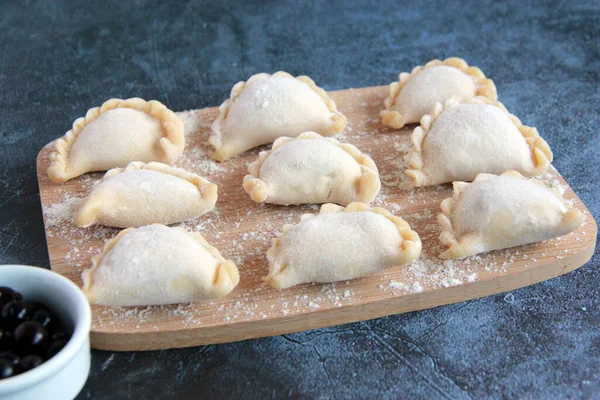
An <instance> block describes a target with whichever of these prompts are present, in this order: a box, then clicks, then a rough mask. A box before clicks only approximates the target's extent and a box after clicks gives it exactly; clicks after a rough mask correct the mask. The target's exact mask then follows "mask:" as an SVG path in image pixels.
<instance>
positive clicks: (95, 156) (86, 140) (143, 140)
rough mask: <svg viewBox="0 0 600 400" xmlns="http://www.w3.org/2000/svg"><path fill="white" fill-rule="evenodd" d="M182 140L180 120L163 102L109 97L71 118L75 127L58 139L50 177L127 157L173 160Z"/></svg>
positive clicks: (118, 163) (117, 163)
mask: <svg viewBox="0 0 600 400" xmlns="http://www.w3.org/2000/svg"><path fill="white" fill-rule="evenodd" d="M184 145H185V137H184V135H183V122H182V121H181V120H180V119H179V117H178V116H177V115H175V113H173V112H172V111H171V110H169V109H168V108H167V107H165V106H164V105H163V104H162V103H160V102H158V101H156V100H152V101H144V100H142V99H138V98H133V99H127V100H121V99H111V100H108V101H106V102H105V103H104V104H102V106H101V107H96V108H92V109H90V110H89V111H88V112H87V114H86V115H85V117H82V118H78V119H77V120H75V122H74V123H73V129H71V130H70V131H69V132H67V133H66V134H65V136H63V137H62V138H60V139H58V140H57V141H56V144H55V148H54V151H53V152H52V154H51V156H50V160H51V161H52V163H51V164H50V167H49V168H48V177H49V178H50V180H52V181H53V182H66V181H68V180H69V179H71V178H74V177H76V176H79V175H81V174H85V173H86V172H92V171H106V170H109V169H111V168H117V167H125V166H126V165H127V164H129V163H130V162H131V161H143V162H150V161H160V162H163V163H166V164H172V163H173V162H174V161H175V160H176V159H177V157H179V156H180V155H181V153H182V152H183V148H184Z"/></svg>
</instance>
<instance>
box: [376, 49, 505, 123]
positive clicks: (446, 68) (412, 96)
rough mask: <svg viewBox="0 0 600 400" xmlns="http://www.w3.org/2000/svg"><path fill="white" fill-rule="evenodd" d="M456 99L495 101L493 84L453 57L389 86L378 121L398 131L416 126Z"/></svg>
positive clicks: (407, 75)
mask: <svg viewBox="0 0 600 400" xmlns="http://www.w3.org/2000/svg"><path fill="white" fill-rule="evenodd" d="M455 96H456V97H460V98H462V99H464V100H468V99H470V98H473V97H475V96H485V97H488V98H490V99H492V100H496V99H497V98H498V95H497V94H496V86H495V85H494V82H493V81H492V80H491V79H486V77H485V75H484V74H483V72H481V70H480V69H479V68H477V67H469V65H468V64H467V63H466V62H465V60H463V59H460V58H455V57H453V58H447V59H445V60H444V61H440V60H432V61H429V62H428V63H427V64H425V66H418V67H415V68H414V69H413V70H412V72H411V73H410V74H409V73H407V72H402V73H401V74H400V78H399V81H398V82H394V83H392V84H391V85H390V95H389V96H388V97H387V98H386V99H385V110H383V111H381V119H382V122H383V124H384V125H387V126H390V127H392V128H396V129H400V128H402V127H403V126H404V125H406V124H412V123H416V122H419V120H420V119H421V117H423V115H425V114H429V113H430V112H431V110H433V107H434V106H435V103H442V104H444V103H445V102H446V100H448V99H450V98H451V97H455Z"/></svg>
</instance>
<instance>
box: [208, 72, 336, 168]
mask: <svg viewBox="0 0 600 400" xmlns="http://www.w3.org/2000/svg"><path fill="white" fill-rule="evenodd" d="M270 77H284V78H291V79H297V80H299V81H300V82H303V83H305V84H307V85H308V86H309V87H310V88H311V89H312V90H313V91H314V92H315V93H317V94H318V95H319V96H320V97H321V99H322V100H323V102H324V103H325V105H326V106H327V108H328V109H329V111H330V112H331V122H332V123H331V125H330V126H329V128H328V129H327V130H326V131H324V132H322V133H323V134H324V135H326V136H333V135H336V134H338V133H340V132H341V131H342V130H344V127H345V126H346V122H347V119H346V116H345V115H344V114H342V113H341V112H339V111H338V109H337V106H336V104H335V101H333V99H331V98H330V97H329V95H328V94H327V92H326V91H325V90H324V89H322V88H320V87H319V86H317V84H316V83H315V82H314V81H313V80H312V79H311V78H309V77H308V76H305V75H301V76H297V77H294V76H293V75H291V74H288V73H287V72H284V71H278V72H275V73H274V74H273V75H270V74H267V73H260V74H256V75H252V76H251V77H250V78H249V79H248V81H240V82H238V83H236V84H235V85H234V86H233V88H232V89H231V94H230V96H229V99H227V100H225V101H224V102H223V103H222V104H221V105H220V106H219V115H218V116H217V119H215V121H214V122H213V124H212V126H211V131H212V133H211V135H210V137H209V138H208V143H209V144H210V145H212V146H213V147H214V148H215V150H214V153H213V155H212V157H211V158H212V159H213V160H216V161H225V160H228V159H230V158H231V157H234V156H236V155H237V154H232V153H231V152H229V151H228V150H227V149H226V148H225V147H224V146H223V140H222V136H223V131H222V125H223V122H224V121H225V119H226V118H227V114H228V113H229V109H230V108H231V105H232V104H233V102H234V101H236V100H237V98H238V97H240V95H241V94H242V92H243V91H244V89H245V88H246V86H247V85H249V84H251V83H253V82H255V81H261V80H265V79H268V78H270Z"/></svg>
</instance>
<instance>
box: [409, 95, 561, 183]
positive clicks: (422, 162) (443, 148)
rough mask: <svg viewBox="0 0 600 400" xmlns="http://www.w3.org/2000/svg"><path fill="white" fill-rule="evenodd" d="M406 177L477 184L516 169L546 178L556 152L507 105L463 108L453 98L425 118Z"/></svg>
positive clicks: (481, 103)
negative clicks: (483, 178) (480, 178)
mask: <svg viewBox="0 0 600 400" xmlns="http://www.w3.org/2000/svg"><path fill="white" fill-rule="evenodd" d="M412 143H413V147H412V150H411V151H410V153H409V155H408V162H409V164H410V166H411V167H412V169H409V170H407V171H406V173H407V174H408V175H409V176H410V177H411V178H413V180H414V184H415V186H431V185H437V184H439V183H445V182H452V181H472V180H473V179H474V178H475V176H476V175H477V174H479V173H482V172H485V173H491V174H501V173H503V172H505V171H508V170H511V169H514V170H517V171H519V172H520V173H522V174H524V175H527V176H535V175H539V174H542V173H544V172H545V171H546V170H547V169H548V166H549V165H550V162H552V152H551V151H550V147H549V146H548V144H547V143H546V142H545V141H544V139H542V138H541V137H540V135H539V134H538V132H537V129H535V128H531V127H528V126H525V125H522V124H521V121H519V119H518V118H517V117H515V116H514V115H511V114H509V113H508V111H507V110H506V108H504V106H503V105H502V104H501V103H499V102H497V101H493V100H490V99H488V98H485V97H475V98H473V99H471V100H467V101H465V102H463V103H460V102H459V100H458V99H456V98H453V99H450V100H448V101H447V102H446V105H445V106H444V107H442V105H441V104H439V103H438V104H437V105H436V106H435V108H434V110H433V113H432V114H431V115H426V116H424V117H423V118H422V119H421V126H420V127H417V128H415V130H414V131H413V133H412Z"/></svg>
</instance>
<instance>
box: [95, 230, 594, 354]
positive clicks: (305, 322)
mask: <svg viewBox="0 0 600 400" xmlns="http://www.w3.org/2000/svg"><path fill="white" fill-rule="evenodd" d="M592 223H593V224H594V237H595V236H596V234H597V231H598V226H597V224H596V222H595V221H594V220H593V219H592ZM595 248H596V240H594V241H593V242H590V244H589V245H588V246H587V247H586V248H584V249H582V250H581V251H579V252H577V253H575V254H573V255H572V256H571V257H568V258H564V259H560V260H557V261H554V262H551V263H548V264H545V265H541V266H536V267H532V268H530V269H525V270H523V271H520V272H519V273H513V274H506V275H502V276H501V277H497V278H494V279H490V280H484V281H476V282H473V283H466V284H463V285H459V286H453V287H449V288H444V289H437V290H433V291H427V292H422V293H413V294H408V295H403V296H400V297H392V298H389V299H385V300H377V301H372V302H369V303H363V304H360V305H352V304H351V305H347V306H343V307H339V308H332V309H328V310H322V311H313V312H309V313H306V314H302V315H295V316H291V317H281V318H275V319H270V320H264V321H250V322H245V321H239V322H235V323H231V324H228V325H226V326H218V327H210V328H204V327H202V326H198V327H195V328H182V329H179V330H176V331H170V332H143V333H141V332H135V331H132V332H123V333H106V332H96V331H92V332H91V334H90V338H91V346H92V348H94V349H98V350H110V351H149V350H160V349H171V348H184V347H194V346H201V345H209V344H220V343H230V342H237V341H242V340H248V339H257V338H261V337H269V336H277V335H284V334H289V333H295V332H302V331H307V330H312V329H319V328H326V327H331V326H338V325H344V324H349V323H353V322H358V321H366V320H371V319H376V318H381V317H385V316H389V315H396V314H403V313H407V312H412V311H419V310H424V309H428V308H434V307H439V306H442V305H447V304H454V303H460V302H463V301H467V300H473V299H477V298H482V297H487V296H492V295H495V294H498V293H503V292H508V291H511V290H515V289H519V288H521V287H525V286H529V285H533V284H535V283H539V282H543V281H546V280H548V279H552V278H555V277H558V276H560V275H563V274H566V273H568V272H571V271H574V270H576V269H578V268H580V267H582V266H583V265H585V264H586V263H587V262H588V261H589V260H590V259H591V258H592V256H593V255H594V251H595ZM540 269H543V271H540ZM540 272H543V273H540ZM482 293H485V294H484V295H482ZM238 328H239V329H238Z"/></svg>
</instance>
